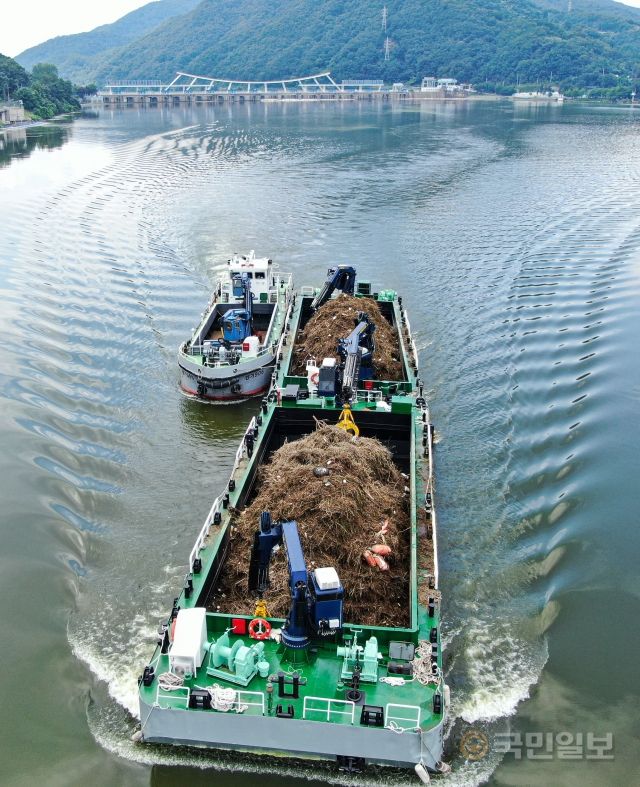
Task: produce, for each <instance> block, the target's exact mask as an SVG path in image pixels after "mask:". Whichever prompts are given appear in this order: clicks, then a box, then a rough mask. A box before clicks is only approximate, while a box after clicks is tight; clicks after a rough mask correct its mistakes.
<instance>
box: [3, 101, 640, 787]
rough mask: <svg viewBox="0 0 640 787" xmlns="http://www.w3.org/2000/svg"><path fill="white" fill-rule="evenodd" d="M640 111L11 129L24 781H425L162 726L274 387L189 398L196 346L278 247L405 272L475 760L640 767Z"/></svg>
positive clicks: (144, 121)
mask: <svg viewBox="0 0 640 787" xmlns="http://www.w3.org/2000/svg"><path fill="white" fill-rule="evenodd" d="M639 134H640V114H638V111H637V110H636V111H635V113H634V111H633V110H629V108H608V107H600V108H597V107H581V106H531V105H522V106H517V105H516V106H514V105H512V104H510V103H489V102H487V103H485V102H474V103H453V102H451V103H445V104H441V103H438V102H426V103H423V104H421V105H409V104H407V105H396V104H393V105H391V104H383V103H379V104H378V103H370V102H363V103H362V104H353V105H344V106H330V105H327V106H318V105H315V104H313V103H304V104H299V105H288V104H285V105H282V104H263V105H254V106H249V105H245V106H233V107H231V106H221V107H216V108H213V109H209V110H207V109H202V110H199V109H195V108H194V109H184V110H173V111H163V110H148V111H136V110H131V111H124V112H111V111H100V112H99V113H96V114H93V115H90V116H89V115H88V116H86V117H83V118H80V119H78V120H76V121H75V122H74V123H73V124H72V125H67V126H57V127H53V128H46V127H39V128H32V129H29V130H26V131H24V130H23V131H22V132H17V133H16V132H12V134H11V135H5V136H4V137H3V136H1V135H0V295H1V310H0V337H1V341H0V415H1V417H0V446H1V453H0V465H1V466H0V493H1V497H0V499H1V500H2V510H1V513H0V536H1V538H2V549H1V551H0V566H1V570H0V593H1V597H2V599H3V604H2V611H1V613H0V615H1V618H0V619H1V622H2V632H3V636H2V647H1V648H0V669H1V673H0V674H1V676H2V677H1V682H2V697H3V702H2V704H1V705H0V726H1V729H2V735H1V736H0V763H1V765H0V768H1V775H0V781H2V783H3V784H7V785H32V784H36V783H41V784H47V785H85V784H87V783H89V782H91V784H92V785H94V787H102V786H103V785H104V786H107V785H109V786H112V785H122V784H127V785H129V784H131V785H145V784H152V785H162V787H174V786H175V785H182V784H192V785H204V784H210V783H211V782H212V780H213V779H215V780H216V783H217V784H220V785H231V784H234V785H235V784H240V785H243V784H244V785H249V784H254V783H256V781H257V778H258V775H259V778H260V781H261V783H262V784H264V785H267V787H269V785H275V784H286V785H295V784H301V783H302V781H301V779H305V780H312V781H314V780H318V781H326V780H336V781H339V782H342V783H357V784H368V783H371V782H373V783H377V784H388V783H393V784H400V783H416V781H415V777H414V776H412V775H411V774H409V775H408V776H401V775H398V774H395V773H385V774H380V773H372V774H369V775H364V776H360V777H353V778H352V777H346V776H344V775H342V776H336V775H334V773H333V771H329V770H327V769H322V768H315V769H314V768H310V767H309V768H308V767H306V766H305V767H302V768H296V767H292V766H283V770H282V772H281V773H282V774H283V777H282V778H281V777H279V776H277V775H275V774H274V771H273V768H272V767H271V766H270V765H268V764H264V763H263V762H261V761H259V760H255V759H252V758H247V757H238V756H229V755H208V754H198V753H193V752H180V751H176V750H173V749H163V748H158V747H156V748H151V747H148V748H144V747H142V748H141V747H139V746H136V745H134V744H133V743H131V742H130V740H129V736H130V735H131V732H132V731H133V729H134V725H135V719H134V718H133V717H132V715H131V714H132V713H134V712H135V710H136V699H135V698H136V691H135V689H136V677H137V675H138V674H139V673H140V672H141V669H142V667H143V665H144V664H145V660H146V658H147V657H148V654H149V652H150V648H151V644H150V643H151V642H152V640H153V637H154V631H155V629H156V627H157V623H158V620H159V619H160V618H161V617H162V616H166V614H167V612H168V610H169V608H170V605H171V600H172V598H173V596H174V594H175V592H176V591H177V589H178V588H179V586H180V584H181V581H182V577H183V575H184V572H185V564H186V561H187V556H188V553H189V550H190V548H191V546H192V543H193V541H194V539H195V536H196V534H197V531H198V530H199V528H200V525H201V523H202V520H203V519H204V517H205V515H206V513H207V510H208V507H209V504H210V501H211V499H212V498H213V497H214V496H215V495H216V494H217V493H218V492H219V490H220V489H221V488H222V486H223V484H224V483H225V480H226V478H227V476H228V473H229V470H230V466H231V463H232V460H233V456H234V453H235V449H236V444H237V441H238V439H239V437H240V436H241V434H242V432H243V429H244V427H245V425H246V422H247V420H248V418H249V417H250V415H251V414H252V413H253V412H254V411H255V407H256V405H255V403H251V402H249V403H246V404H242V405H237V406H233V407H211V406H203V405H199V404H195V403H193V402H190V401H187V400H185V399H184V398H183V397H182V396H181V395H180V393H179V392H178V387H177V374H176V361H175V351H176V347H177V345H178V343H179V341H180V340H181V339H183V338H184V337H185V336H186V335H187V334H188V332H189V330H190V329H191V327H192V326H193V325H194V324H195V323H196V320H197V318H198V315H199V313H200V311H201V310H202V308H203V307H204V305H205V303H206V302H207V300H208V296H209V292H210V289H211V286H212V282H213V280H214V276H215V271H216V268H217V267H219V266H220V264H221V263H222V262H224V261H225V260H226V259H227V257H228V256H229V254H230V253H231V252H233V251H244V250H248V249H250V248H255V249H256V251H257V253H258V254H268V255H269V256H272V257H274V259H275V260H276V261H277V262H279V263H280V265H281V267H282V269H284V270H291V271H293V273H294V274H295V278H296V282H297V283H298V284H310V283H319V282H320V281H321V280H322V278H323V276H324V273H325V269H326V268H327V266H328V265H330V264H333V263H351V264H354V265H355V266H356V267H357V269H358V272H359V274H360V276H361V277H362V278H366V279H371V280H373V281H374V282H375V283H378V284H380V285H382V286H385V287H393V288H395V289H397V290H399V291H401V292H402V293H403V295H404V296H405V302H406V304H407V306H408V308H409V313H410V315H411V321H412V326H413V328H414V331H415V335H416V338H417V343H418V347H419V350H420V356H421V364H422V369H423V376H424V378H425V379H426V381H427V388H428V392H429V399H430V402H431V407H432V415H433V418H434V421H435V423H436V428H437V438H438V445H437V457H436V458H437V503H438V509H439V523H440V549H441V556H440V560H441V584H442V589H443V594H444V614H445V616H446V630H445V638H446V664H447V675H448V682H449V683H450V685H451V689H452V699H453V714H452V716H453V718H452V720H451V723H450V727H449V730H448V753H447V756H448V759H449V761H450V762H451V763H452V765H453V768H454V773H453V775H452V776H450V777H449V778H448V779H447V783H449V784H451V785H474V784H480V783H484V782H486V781H489V782H490V783H492V784H498V785H549V784H553V785H570V786H572V785H608V784H616V785H631V784H638V783H640V769H639V766H638V763H637V748H638V746H637V744H638V735H639V727H638V713H637V703H638V695H639V694H640V681H639V680H638V671H637V664H638V652H639V647H638V646H639V644H640V643H639V634H638V631H639V626H638V620H640V603H639V598H638V597H639V583H638V568H637V567H638V551H639V545H640V531H639V528H638V511H640V491H639V490H640V483H639V481H638V477H639V470H640V460H639V458H638V457H639V452H638V449H637V446H638V444H640V419H639V418H638V412H639V404H640V401H639V400H640V363H639V354H638V348H637V336H638V332H639V330H640V318H639V316H638V308H637V303H638V296H639V291H640V156H639V155H638V142H639V140H640V135H639ZM467 733H469V734H471V735H472V736H474V740H477V739H478V738H479V739H480V740H481V741H482V740H484V739H483V738H482V736H483V735H486V736H487V739H488V740H489V742H490V751H489V752H488V754H486V756H483V757H481V758H480V759H477V760H470V759H468V758H467V757H465V756H463V754H462V753H461V750H460V742H461V741H462V744H463V749H464V742H465V740H468V737H465V736H466V735H467ZM579 734H581V735H582V736H583V739H582V742H581V741H580V739H579V738H576V736H577V735H579ZM507 735H509V736H514V737H511V738H506V737H505V736H507ZM518 735H520V736H522V737H521V740H522V745H520V743H519V739H518V738H517V736H518ZM559 735H560V736H561V738H560V739H558V737H557V736H559ZM609 735H610V736H611V742H612V748H610V746H609V742H608V741H609V739H608V737H607V736H609ZM500 736H502V737H500ZM562 736H564V737H562ZM567 736H572V737H573V741H572V743H573V744H574V747H575V748H574V750H570V749H569V748H568V747H567V745H566V744H567V743H568V742H569V739H568V738H567ZM588 736H596V740H593V739H592V738H591V737H588ZM506 740H510V741H511V743H512V747H511V748H512V752H511V753H508V754H506V755H505V754H502V753H500V752H499V748H500V741H502V743H503V747H504V742H505V741H506ZM599 740H602V741H604V743H603V744H602V746H601V748H600V749H598V748H597V746H598V741H599ZM603 747H604V748H603ZM464 751H465V752H467V753H468V752H469V749H468V748H467V749H464ZM474 751H477V749H476V750H474ZM474 756H475V755H474ZM570 756H573V758H572V759H570V758H569V757H570ZM609 757H611V758H612V759H610V758H609ZM605 758H606V759H605ZM213 769H216V770H213Z"/></svg>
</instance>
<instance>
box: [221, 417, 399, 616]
mask: <svg viewBox="0 0 640 787" xmlns="http://www.w3.org/2000/svg"><path fill="white" fill-rule="evenodd" d="M257 490H258V492H257V495H256V497H255V498H254V499H253V500H252V502H251V504H250V505H249V506H248V507H247V508H245V509H244V510H243V511H240V512H237V513H236V515H235V518H234V523H233V534H232V538H231V543H230V548H229V556H228V558H227V561H226V564H225V568H224V571H223V576H222V579H221V582H222V584H221V587H220V588H218V589H216V590H217V592H216V594H215V596H214V598H212V600H211V606H212V607H213V609H218V610H219V611H222V612H235V613H242V614H247V615H250V614H252V613H253V610H254V607H255V602H256V599H255V598H252V597H250V596H249V593H248V590H247V572H248V568H249V557H250V554H251V546H252V543H253V537H254V533H255V532H256V530H257V529H258V526H259V519H260V514H261V512H262V511H265V510H268V511H270V512H271V516H272V519H273V521H274V522H275V521H277V520H290V519H295V520H296V521H297V523H298V529H299V532H300V539H301V542H302V547H303V550H304V554H305V558H306V561H307V568H308V569H309V570H313V569H314V568H321V567H324V566H333V567H334V568H335V569H336V570H337V572H338V575H339V577H340V579H341V581H342V584H343V586H344V588H345V609H344V612H345V621H347V622H354V623H364V624H370V625H378V626H404V625H408V623H409V570H410V565H409V563H410V561H409V543H410V535H409V527H410V519H409V513H408V511H409V496H408V492H407V490H406V489H405V478H404V477H403V475H402V474H401V473H400V471H399V470H398V468H397V467H396V466H395V464H394V463H393V460H392V457H391V453H390V451H389V450H388V449H387V448H386V447H385V446H384V445H383V444H382V443H380V442H379V441H378V440H375V439H373V438H367V437H360V438H354V437H353V436H352V435H350V434H348V433H347V432H345V431H344V430H342V429H338V428H336V427H334V426H329V425H327V424H325V423H323V422H318V425H317V430H316V431H315V432H313V433H312V434H309V435H306V436H305V437H303V438H301V439H299V440H295V441H294V442H290V443H285V445H283V446H282V447H281V448H280V449H278V450H277V451H276V452H275V453H274V454H273V456H272V458H271V461H270V462H269V463H268V464H266V465H264V466H263V467H262V468H261V470H260V471H259V477H258V481H257ZM376 544H384V545H386V546H388V547H389V549H386V548H385V549H382V550H378V551H379V552H381V553H382V554H383V555H384V556H385V557H384V561H383V567H382V570H381V565H380V564H377V565H371V564H370V562H367V560H366V559H364V557H363V555H364V553H365V552H366V551H367V550H369V551H370V550H371V548H372V547H374V546H375V545H376ZM370 554H371V553H370ZM373 554H376V552H374V553H373ZM385 563H386V565H387V568H384V564H385ZM270 579H271V587H270V589H269V590H268V591H267V592H266V593H265V601H266V603H267V606H268V609H269V614H270V615H271V616H273V617H285V616H286V613H287V611H288V609H289V598H290V597H289V588H288V579H289V577H288V569H287V559H286V552H285V550H284V549H280V550H279V551H277V552H275V553H274V555H273V557H272V560H271V569H270Z"/></svg>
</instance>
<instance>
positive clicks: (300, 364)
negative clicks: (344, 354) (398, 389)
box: [292, 295, 403, 380]
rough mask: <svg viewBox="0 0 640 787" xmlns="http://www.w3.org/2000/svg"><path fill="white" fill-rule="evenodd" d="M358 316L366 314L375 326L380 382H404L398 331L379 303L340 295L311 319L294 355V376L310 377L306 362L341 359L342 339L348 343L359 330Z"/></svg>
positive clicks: (327, 303) (375, 357)
mask: <svg viewBox="0 0 640 787" xmlns="http://www.w3.org/2000/svg"><path fill="white" fill-rule="evenodd" d="M358 312H366V313H367V314H368V315H369V319H370V320H372V321H373V322H374V323H375V326H376V330H375V333H374V335H373V339H374V342H375V352H374V353H373V366H374V369H375V373H376V378H377V379H378V380H401V379H402V376H403V374H402V362H401V360H400V357H401V356H400V346H399V343H398V334H397V331H396V330H395V329H394V328H393V326H391V325H390V324H389V322H388V321H387V320H386V319H385V317H384V316H383V314H382V312H381V311H380V307H379V306H378V303H377V301H374V300H373V299H372V298H355V297H352V296H351V295H340V296H338V297H337V298H334V299H333V300H329V301H327V302H326V303H325V304H323V305H322V306H321V307H320V308H319V309H318V311H317V312H316V313H315V314H314V315H313V317H311V319H310V320H309V322H308V323H307V324H306V325H305V328H304V331H302V332H301V333H300V336H299V338H298V340H297V342H296V346H295V348H294V351H293V363H292V370H293V374H305V373H306V371H305V370H306V361H307V359H308V358H315V359H316V361H317V363H318V365H320V364H321V363H322V359H323V358H331V357H334V358H335V357H337V350H336V347H337V344H338V339H346V338H347V336H348V335H349V334H350V333H351V331H352V330H353V329H354V328H355V327H356V324H357V317H358Z"/></svg>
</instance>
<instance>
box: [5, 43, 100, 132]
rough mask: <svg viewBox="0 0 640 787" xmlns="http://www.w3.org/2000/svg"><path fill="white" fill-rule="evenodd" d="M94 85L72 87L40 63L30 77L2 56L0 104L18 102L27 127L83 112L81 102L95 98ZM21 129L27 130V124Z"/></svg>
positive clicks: (17, 64) (10, 59)
mask: <svg viewBox="0 0 640 787" xmlns="http://www.w3.org/2000/svg"><path fill="white" fill-rule="evenodd" d="M96 91H97V88H96V86H95V85H86V86H80V85H73V84H72V83H71V82H70V81H69V80H67V79H61V78H60V77H59V76H58V69H57V68H56V66H54V65H52V64H51V63H38V64H37V65H35V66H34V67H33V69H32V71H31V73H29V72H28V71H27V70H26V69H24V68H23V67H22V66H21V65H20V64H19V63H17V62H16V61H15V60H14V59H13V58H11V57H7V56H6V55H2V54H0V104H1V103H2V102H3V101H11V102H15V101H19V102H21V103H22V107H23V108H24V112H25V117H26V118H27V120H26V123H32V122H38V121H43V120H51V119H53V118H59V117H64V116H67V115H70V114H72V113H76V112H80V111H81V106H80V101H81V99H83V98H85V97H86V96H89V95H93V94H95V93H96ZM19 125H20V126H21V127H24V125H25V123H23V122H20V123H19Z"/></svg>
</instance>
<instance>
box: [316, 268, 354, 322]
mask: <svg viewBox="0 0 640 787" xmlns="http://www.w3.org/2000/svg"><path fill="white" fill-rule="evenodd" d="M355 288H356V269H355V268H353V267H351V265H338V266H337V267H335V268H329V271H328V272H327V280H326V281H325V283H324V284H323V285H322V289H321V290H320V292H319V293H318V294H317V295H316V297H315V298H314V299H313V301H312V303H311V309H312V310H313V311H315V310H316V309H319V308H320V307H321V306H322V304H323V303H326V302H327V301H328V300H329V298H330V297H331V294H332V293H333V291H334V290H341V291H342V292H343V293H345V295H353V293H354V292H355Z"/></svg>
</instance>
